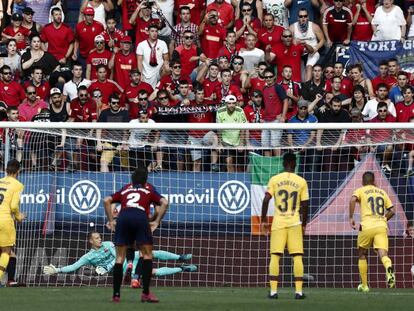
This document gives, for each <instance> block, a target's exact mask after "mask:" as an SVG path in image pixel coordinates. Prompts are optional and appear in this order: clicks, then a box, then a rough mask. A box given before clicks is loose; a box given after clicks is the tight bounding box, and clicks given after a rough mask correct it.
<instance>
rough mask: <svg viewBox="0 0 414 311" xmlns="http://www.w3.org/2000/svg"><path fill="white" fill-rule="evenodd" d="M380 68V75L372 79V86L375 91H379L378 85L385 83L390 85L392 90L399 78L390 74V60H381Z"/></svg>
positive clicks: (389, 87)
mask: <svg viewBox="0 0 414 311" xmlns="http://www.w3.org/2000/svg"><path fill="white" fill-rule="evenodd" d="M378 69H379V75H378V76H376V77H375V78H374V79H372V80H371V83H372V88H373V89H374V91H377V88H378V85H379V84H381V83H384V84H386V85H387V86H388V90H390V89H391V88H392V87H393V86H394V85H395V84H396V83H397V79H396V78H395V77H392V76H390V75H389V74H388V61H387V60H383V61H381V62H380V64H379V67H378Z"/></svg>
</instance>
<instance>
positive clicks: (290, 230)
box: [261, 153, 309, 299]
mask: <svg viewBox="0 0 414 311" xmlns="http://www.w3.org/2000/svg"><path fill="white" fill-rule="evenodd" d="M283 167H284V172H283V173H281V174H278V175H276V176H273V177H272V178H271V179H270V180H269V184H268V186H267V191H266V194H265V197H264V199H263V204H262V217H261V229H262V232H263V233H268V232H269V224H268V222H267V218H266V216H267V210H268V207H269V201H270V200H271V198H272V197H273V198H274V203H275V214H274V216H273V223H272V230H271V235H270V264H269V280H270V294H269V298H271V299H277V298H278V294H277V283H278V277H279V261H280V257H281V256H282V255H283V253H284V250H285V247H286V246H287V249H288V251H289V254H290V255H291V256H292V257H293V274H294V277H295V289H296V293H295V299H304V298H305V295H304V294H303V292H302V286H303V261H302V256H303V234H304V232H305V227H306V220H307V214H308V204H309V193H308V184H307V183H306V180H305V179H303V178H302V177H300V176H298V175H296V174H295V173H294V172H295V167H296V155H295V154H293V153H286V154H285V155H284V156H283ZM301 216H302V217H301Z"/></svg>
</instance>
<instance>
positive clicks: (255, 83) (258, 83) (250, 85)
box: [244, 62, 267, 96]
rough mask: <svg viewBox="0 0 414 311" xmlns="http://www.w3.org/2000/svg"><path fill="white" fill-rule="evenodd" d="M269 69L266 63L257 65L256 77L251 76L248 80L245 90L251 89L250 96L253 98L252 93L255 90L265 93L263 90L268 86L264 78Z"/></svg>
mask: <svg viewBox="0 0 414 311" xmlns="http://www.w3.org/2000/svg"><path fill="white" fill-rule="evenodd" d="M266 69H267V64H266V62H260V63H258V64H257V71H256V74H254V75H249V77H248V78H247V80H246V84H245V86H244V88H245V89H250V96H252V94H253V93H252V92H253V91H254V90H259V91H261V92H263V89H264V87H265V85H266V81H265V78H264V75H263V74H264V71H265V70H266Z"/></svg>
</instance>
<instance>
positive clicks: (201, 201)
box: [19, 172, 250, 231]
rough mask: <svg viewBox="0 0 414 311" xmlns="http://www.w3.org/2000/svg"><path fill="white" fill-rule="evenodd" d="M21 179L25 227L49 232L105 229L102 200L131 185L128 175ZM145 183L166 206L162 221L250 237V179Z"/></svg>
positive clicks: (213, 176) (179, 178)
mask: <svg viewBox="0 0 414 311" xmlns="http://www.w3.org/2000/svg"><path fill="white" fill-rule="evenodd" d="M19 179H20V180H21V181H22V182H23V183H24V184H25V185H26V187H25V190H24V193H23V194H22V197H21V210H22V211H23V212H25V213H26V214H27V216H28V219H27V221H28V222H38V223H39V222H40V223H43V224H42V225H43V227H44V228H46V227H47V228H48V231H51V230H53V228H54V227H55V226H69V225H70V226H77V225H91V226H94V225H103V224H105V222H106V218H105V212H104V208H103V199H104V198H105V197H106V196H108V195H111V194H112V193H114V192H116V191H117V190H119V189H120V188H121V187H122V186H123V185H125V184H127V183H129V180H130V174H129V173H124V172H116V173H96V172H83V173H75V174H64V173H57V174H22V175H21V176H20V177H19ZM149 182H150V183H152V184H153V185H155V187H156V189H157V191H158V192H160V193H161V194H162V195H163V196H165V197H166V198H167V199H168V201H169V202H170V207H169V211H168V213H167V214H166V216H165V218H164V220H165V221H168V222H173V223H203V224H211V223H221V224H223V225H226V224H242V225H247V227H248V228H246V229H245V230H246V231H250V178H249V175H248V174H245V173H234V174H220V173H209V172H203V173H183V172H180V173H178V172H163V173H157V174H150V177H149ZM45 224H46V225H45ZM50 224H54V225H53V226H50Z"/></svg>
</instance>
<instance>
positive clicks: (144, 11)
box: [129, 1, 161, 46]
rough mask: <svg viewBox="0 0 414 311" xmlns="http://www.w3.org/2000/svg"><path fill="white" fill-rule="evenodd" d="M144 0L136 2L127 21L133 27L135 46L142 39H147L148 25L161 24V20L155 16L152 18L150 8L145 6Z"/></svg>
mask: <svg viewBox="0 0 414 311" xmlns="http://www.w3.org/2000/svg"><path fill="white" fill-rule="evenodd" d="M145 3H146V2H145V1H142V2H141V3H140V4H138V6H137V8H136V9H135V11H134V13H132V15H131V17H130V18H129V23H130V24H131V25H132V26H134V27H135V46H137V45H138V44H139V43H140V42H142V41H144V40H148V37H149V32H148V27H149V26H151V25H158V26H160V25H161V21H160V20H159V19H157V18H152V15H151V8H147V7H146V6H145Z"/></svg>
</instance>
